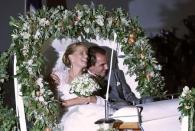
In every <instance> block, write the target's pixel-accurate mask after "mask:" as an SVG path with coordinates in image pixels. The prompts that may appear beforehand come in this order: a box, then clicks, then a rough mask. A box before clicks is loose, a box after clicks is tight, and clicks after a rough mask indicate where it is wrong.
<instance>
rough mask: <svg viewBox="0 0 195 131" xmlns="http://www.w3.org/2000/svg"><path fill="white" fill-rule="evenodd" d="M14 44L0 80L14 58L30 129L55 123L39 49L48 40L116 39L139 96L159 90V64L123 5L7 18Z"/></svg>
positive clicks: (55, 107)
mask: <svg viewBox="0 0 195 131" xmlns="http://www.w3.org/2000/svg"><path fill="white" fill-rule="evenodd" d="M10 26H11V27H12V28H13V31H12V35H11V36H12V44H11V46H10V49H9V50H8V52H7V53H4V54H3V55H2V56H1V57H0V60H1V61H0V71H1V72H0V73H1V74H0V76H1V77H0V80H1V81H2V82H3V80H4V79H6V78H7V73H6V65H7V59H8V58H9V57H10V56H11V55H13V54H15V55H16V56H17V75H16V77H17V79H18V81H19V83H20V84H21V91H22V93H23V99H24V106H25V114H26V119H27V121H28V122H29V123H30V125H32V127H31V128H32V130H42V129H44V128H45V127H53V126H55V124H56V123H57V116H58V114H57V113H58V111H57V110H58V103H57V102H56V100H55V99H54V95H53V92H51V90H50V88H49V87H48V83H46V82H45V81H44V80H43V76H42V74H41V72H42V71H43V70H44V66H43V65H44V59H43V56H42V53H41V51H42V50H43V47H44V44H45V43H46V41H48V40H49V39H53V38H61V37H69V38H81V39H82V40H83V41H86V39H88V38H93V39H96V38H98V37H100V38H103V39H110V40H113V39H114V33H116V34H117V39H116V41H117V42H118V43H120V45H121V50H122V51H123V52H124V53H125V58H124V59H125V60H124V64H126V65H127V66H128V73H129V74H130V75H134V74H135V75H136V77H137V78H136V80H137V81H138V87H137V90H138V91H139V92H140V94H141V95H142V96H159V95H162V94H163V92H164V91H163V87H164V82H163V77H162V76H161V75H160V70H161V66H160V65H159V64H158V63H157V61H156V59H155V58H154V57H153V51H152V49H151V46H150V45H149V43H148V39H147V38H146V37H145V35H144V31H143V30H142V28H141V27H140V25H139V23H138V21H137V18H133V17H130V16H128V14H127V13H125V12H124V10H122V9H120V8H119V9H115V10H113V11H111V12H109V11H106V10H105V8H104V7H103V6H101V5H100V6H98V7H97V8H90V7H88V6H87V5H77V6H76V7H75V9H74V10H72V11H70V10H64V9H63V8H62V7H58V8H55V9H54V8H51V9H47V8H43V9H42V10H39V11H36V12H35V13H28V14H26V15H20V16H19V17H18V18H11V21H10Z"/></svg>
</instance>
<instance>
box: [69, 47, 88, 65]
mask: <svg viewBox="0 0 195 131" xmlns="http://www.w3.org/2000/svg"><path fill="white" fill-rule="evenodd" d="M87 57H88V55H87V48H86V47H84V46H77V47H76V49H75V51H74V52H73V53H72V54H71V55H69V59H70V62H71V65H72V66H76V67H80V68H85V67H87Z"/></svg>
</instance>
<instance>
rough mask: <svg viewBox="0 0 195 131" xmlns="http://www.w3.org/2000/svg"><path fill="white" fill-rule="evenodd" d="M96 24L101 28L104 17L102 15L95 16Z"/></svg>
mask: <svg viewBox="0 0 195 131" xmlns="http://www.w3.org/2000/svg"><path fill="white" fill-rule="evenodd" d="M95 21H96V23H97V24H98V25H100V26H103V25H104V17H103V15H97V16H96V20H95Z"/></svg>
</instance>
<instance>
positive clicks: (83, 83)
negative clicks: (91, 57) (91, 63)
mask: <svg viewBox="0 0 195 131" xmlns="http://www.w3.org/2000/svg"><path fill="white" fill-rule="evenodd" d="M98 89H100V86H99V85H98V84H97V83H96V82H95V81H94V80H93V79H92V78H91V77H90V75H89V74H87V73H86V74H83V75H81V76H78V77H76V78H75V79H74V80H73V81H72V82H71V88H70V93H75V94H76V95H78V96H91V95H93V93H94V92H95V91H97V90H98Z"/></svg>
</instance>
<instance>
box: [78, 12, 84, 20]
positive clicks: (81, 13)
mask: <svg viewBox="0 0 195 131" xmlns="http://www.w3.org/2000/svg"><path fill="white" fill-rule="evenodd" d="M82 16H83V12H81V11H77V19H78V21H79V20H80V19H81V17H82Z"/></svg>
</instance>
